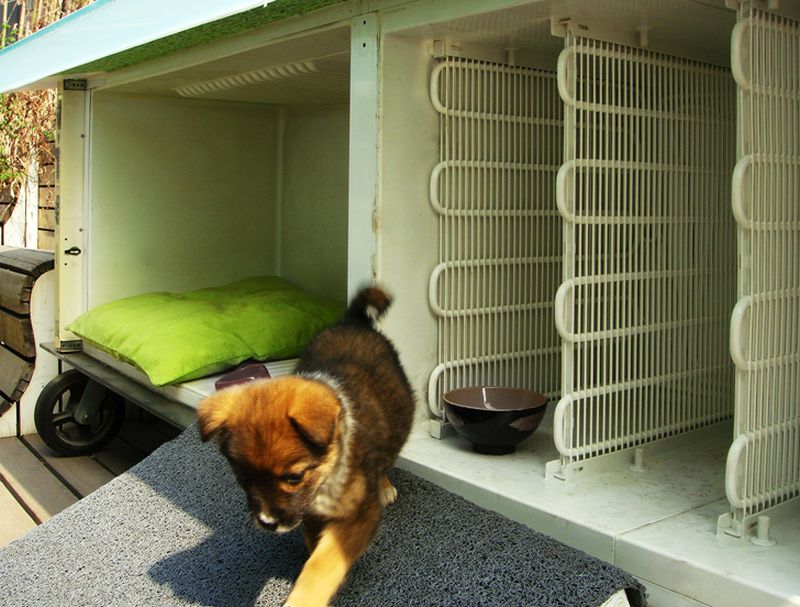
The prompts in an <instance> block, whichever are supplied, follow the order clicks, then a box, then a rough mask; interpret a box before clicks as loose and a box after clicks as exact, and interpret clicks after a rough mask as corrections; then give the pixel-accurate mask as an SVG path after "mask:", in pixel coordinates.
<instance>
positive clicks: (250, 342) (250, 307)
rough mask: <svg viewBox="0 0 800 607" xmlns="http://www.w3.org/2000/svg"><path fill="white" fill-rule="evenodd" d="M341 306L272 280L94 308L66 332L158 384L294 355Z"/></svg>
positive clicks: (266, 278) (259, 279) (151, 296)
mask: <svg viewBox="0 0 800 607" xmlns="http://www.w3.org/2000/svg"><path fill="white" fill-rule="evenodd" d="M343 310H344V306H343V305H342V304H341V303H339V302H336V301H333V300H331V299H326V298H323V297H317V296H314V295H311V294H309V293H307V292H305V291H302V290H301V289H298V288H297V287H295V286H293V285H292V284H291V283H289V282H287V281H285V280H283V279H281V278H278V277H275V276H264V277H256V278H248V279H245V280H241V281H239V282H235V283H232V284H230V285H225V286H222V287H214V288H210V289H202V290H200V291H190V292H188V293H145V294H143V295H136V296H134V297H128V298H126V299H120V300H118V301H113V302H111V303H107V304H104V305H102V306H98V307H97V308H95V309H93V310H90V311H89V312H87V313H86V314H83V315H82V316H80V317H79V318H78V319H77V320H75V321H74V322H73V323H72V324H70V325H69V326H68V327H67V329H68V330H69V331H72V332H73V333H75V334H76V335H78V336H80V337H81V338H83V339H85V340H87V341H89V342H91V343H93V344H95V345H96V346H97V347H99V348H101V349H102V350H105V351H106V352H109V353H110V354H112V355H114V356H115V357H117V358H119V359H121V360H124V361H126V362H130V363H133V364H134V365H136V366H137V367H139V369H141V370H142V371H144V372H145V373H146V374H147V376H148V377H149V378H150V381H151V382H152V383H153V384H155V385H157V386H161V385H164V384H170V383H176V382H181V381H188V380H190V379H196V378H198V377H203V376H205V375H210V374H212V373H219V372H221V371H224V370H225V369H228V368H230V367H233V366H235V365H238V364H239V363H241V362H242V361H245V360H247V359H256V360H262V361H263V360H278V359H282V358H291V357H293V356H296V355H297V354H298V353H299V351H300V350H301V349H302V347H303V346H304V345H305V344H306V343H308V341H309V340H310V339H311V338H312V337H313V336H314V335H315V334H316V333H318V332H319V331H321V330H322V329H323V328H325V327H326V326H328V325H330V324H332V323H333V322H334V321H336V320H337V319H338V317H339V316H340V315H341V313H342V312H343Z"/></svg>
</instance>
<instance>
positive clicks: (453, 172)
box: [428, 58, 562, 417]
mask: <svg viewBox="0 0 800 607" xmlns="http://www.w3.org/2000/svg"><path fill="white" fill-rule="evenodd" d="M431 98H432V102H433V105H434V107H435V108H436V109H437V111H438V112H439V113H440V114H441V119H440V140H441V141H440V149H441V155H440V162H439V163H438V164H437V165H436V167H435V168H434V170H433V173H432V175H431V182H430V183H431V186H430V197H431V205H432V206H433V209H434V211H435V213H436V214H437V215H438V216H439V264H438V265H437V266H436V268H435V269H434V271H433V273H432V275H431V279H430V289H429V299H430V305H431V309H432V310H433V312H434V314H435V315H436V316H437V318H438V325H439V331H438V333H439V338H438V360H439V365H438V366H437V367H436V369H435V370H434V371H433V373H432V375H431V378H430V382H429V389H428V403H429V406H430V408H431V410H432V411H433V412H434V413H435V414H436V415H438V416H439V417H441V395H442V394H443V393H444V392H446V391H447V390H450V389H452V388H456V387H465V386H470V385H501V386H513V387H523V388H530V389H534V390H536V391H539V392H542V393H546V394H548V395H549V396H551V397H552V396H554V394H555V392H556V390H557V389H558V352H559V350H558V337H557V335H556V333H555V327H554V326H553V319H552V301H553V297H554V295H555V289H556V286H557V285H558V281H559V276H560V274H561V254H560V253H561V237H560V226H559V221H558V213H557V210H556V208H555V201H554V186H555V173H556V170H557V168H558V164H559V162H560V158H561V154H562V151H561V145H562V122H561V104H560V103H559V102H558V97H557V92H556V87H555V75H554V74H553V73H550V72H544V71H539V70H533V69H530V68H523V67H513V66H508V65H500V64H496V63H488V62H484V61H474V60H469V59H456V58H447V59H445V60H443V61H441V62H439V63H438V64H437V65H436V66H435V67H434V69H433V74H432V80H431Z"/></svg>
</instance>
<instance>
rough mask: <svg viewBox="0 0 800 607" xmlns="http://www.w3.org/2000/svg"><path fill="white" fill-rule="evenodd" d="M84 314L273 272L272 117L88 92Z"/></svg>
mask: <svg viewBox="0 0 800 607" xmlns="http://www.w3.org/2000/svg"><path fill="white" fill-rule="evenodd" d="M93 105H94V111H93V122H92V157H91V163H92V179H91V196H92V200H91V224H90V230H91V234H90V239H89V242H88V243H87V247H86V249H87V251H86V254H87V255H88V256H89V263H90V273H89V293H90V297H89V302H88V305H89V307H94V306H97V305H100V304H102V303H105V302H107V301H111V300H114V299H118V298H120V297H125V296H128V295H135V294H138V293H143V292H147V291H185V290H189V289H197V288H202V287H206V286H213V285H218V284H223V283H225V282H230V281H233V280H237V279H239V278H244V277H247V276H253V275H259V274H261V275H263V274H271V273H275V271H276V264H275V257H276V242H275V239H276V238H278V237H279V234H278V233H277V232H276V229H275V225H276V184H277V183H278V175H277V171H276V164H277V163H276V155H277V150H278V149H279V145H280V143H279V141H278V136H277V112H276V110H274V109H271V108H268V107H262V106H258V105H255V104H237V103H225V102H206V101H197V100H181V99H163V98H147V97H136V96H123V95H114V94H103V93H95V94H94V96H93Z"/></svg>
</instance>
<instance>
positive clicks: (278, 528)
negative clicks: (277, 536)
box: [253, 512, 299, 533]
mask: <svg viewBox="0 0 800 607" xmlns="http://www.w3.org/2000/svg"><path fill="white" fill-rule="evenodd" d="M253 519H254V520H255V522H256V525H257V526H258V527H260V528H261V529H263V530H264V531H269V532H270V533H287V532H289V531H291V530H292V529H294V528H295V527H297V525H298V524H299V523H295V524H294V525H287V524H286V523H282V522H281V521H279V520H278V519H276V518H273V517H271V516H269V515H268V514H265V513H264V512H259V513H258V514H255V513H254V514H253Z"/></svg>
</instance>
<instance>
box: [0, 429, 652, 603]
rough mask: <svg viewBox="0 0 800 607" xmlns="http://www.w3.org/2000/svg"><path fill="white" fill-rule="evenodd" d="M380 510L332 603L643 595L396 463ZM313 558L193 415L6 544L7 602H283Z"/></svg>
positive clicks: (1, 565)
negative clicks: (278, 529) (261, 527)
mask: <svg viewBox="0 0 800 607" xmlns="http://www.w3.org/2000/svg"><path fill="white" fill-rule="evenodd" d="M392 477H393V480H394V482H395V484H396V485H397V487H398V490H399V499H398V501H397V502H396V503H395V504H393V505H392V506H390V507H389V508H388V509H387V510H386V513H385V515H384V519H383V522H382V524H381V527H380V529H379V531H378V534H377V536H376V538H375V540H374V542H373V544H372V546H371V547H370V548H369V550H368V551H367V553H366V554H365V555H364V556H363V557H362V559H361V560H360V561H359V563H358V564H357V565H356V567H355V568H354V569H353V571H352V572H351V575H350V577H349V579H348V581H347V582H346V584H345V586H344V587H343V588H342V590H341V592H340V593H339V596H338V597H337V598H336V599H335V601H334V603H333V604H334V605H336V606H341V607H344V606H356V605H360V606H374V605H381V606H382V607H391V606H397V607H400V606H402V607H407V606H408V605H419V606H428V605H440V606H448V607H450V606H459V605H463V606H470V607H476V606H499V605H503V606H506V605H508V606H524V607H532V606H565V607H578V606H579V607H591V606H601V605H604V604H607V602H608V601H609V599H610V598H611V597H613V596H615V595H617V596H619V595H618V593H620V591H624V593H625V594H626V595H627V600H628V602H629V603H630V604H631V605H633V606H639V605H645V604H646V593H645V590H644V588H643V587H642V585H641V584H640V583H639V582H638V581H637V580H636V579H635V578H634V577H632V576H631V575H629V574H627V573H625V572H624V571H621V570H620V569H618V568H616V567H614V566H613V565H609V564H607V563H604V562H603V561H600V560H598V559H596V558H594V557H591V556H589V555H587V554H585V553H583V552H580V551H577V550H574V549H572V548H569V547H568V546H566V545H564V544H561V543H559V542H557V541H555V540H553V539H552V538H549V537H547V536H544V535H542V534H540V533H537V532H535V531H533V530H531V529H529V528H527V527H525V526H523V525H520V524H518V523H515V522H513V521H511V520H509V519H507V518H505V517H503V516H501V515H498V514H495V513H493V512H489V511H487V510H484V509H482V508H479V507H478V506H475V505H474V504H471V503H470V502H467V501H465V500H463V499H462V498H460V497H458V496H456V495H454V494H452V493H449V492H447V491H446V490H444V489H442V488H440V487H437V486H435V485H433V484H431V483H429V482H427V481H425V480H422V479H420V478H418V477H416V476H414V475H412V474H410V473H408V472H404V471H401V470H395V471H393V473H392ZM306 557H307V553H306V549H305V545H304V543H303V539H302V533H301V532H299V531H294V532H292V533H290V534H287V535H283V536H275V535H269V534H265V533H262V532H260V531H258V530H257V529H255V528H254V526H253V525H252V524H251V522H250V520H249V518H248V515H247V511H246V506H245V498H244V493H243V492H242V491H241V490H240V489H239V488H238V486H237V485H236V482H235V481H234V479H233V475H232V473H231V472H230V469H229V466H228V464H227V462H226V461H225V460H224V459H223V458H222V456H221V455H220V454H219V452H218V450H217V448H216V445H214V444H213V443H209V444H204V443H202V442H201V441H200V438H199V433H198V429H197V426H196V424H195V425H192V426H190V427H189V428H188V429H187V430H186V431H184V432H183V433H182V434H181V435H180V436H178V437H177V438H176V439H174V440H172V441H170V442H169V443H166V444H164V445H162V446H161V447H160V448H159V449H157V450H156V451H155V452H153V454H151V455H150V456H149V457H148V458H146V459H145V460H143V461H142V462H140V463H139V464H138V465H136V466H135V467H133V468H131V469H130V470H129V471H128V472H126V473H125V474H122V475H121V476H119V477H117V478H116V479H114V480H113V481H111V482H109V483H108V484H107V485H105V486H103V487H101V488H100V489H98V490H97V491H95V492H94V493H92V494H91V495H89V496H87V497H86V498H84V499H83V500H81V501H79V502H77V503H76V504H74V505H73V506H71V507H70V508H68V509H66V510H64V511H63V512H61V513H60V514H58V515H56V516H55V517H53V518H52V519H50V520H49V521H47V522H46V523H44V524H43V525H41V526H39V527H37V528H36V529H34V530H32V531H31V532H30V533H29V534H28V535H26V536H24V537H23V538H20V539H19V540H17V541H15V542H13V543H11V544H9V545H8V546H6V547H5V548H4V549H2V550H0V596H2V597H3V605H4V606H5V607H14V606H29V605H37V606H38V607H47V606H59V607H62V606H64V605H83V606H89V605H96V606H103V607H106V606H109V605H136V606H149V605H152V606H156V605H157V606H159V607H168V606H186V605H209V606H215V607H223V606H225V607H227V606H230V607H242V606H250V605H254V606H256V605H257V606H265V607H266V606H273V605H274V606H280V605H283V603H284V600H285V598H286V596H287V595H288V593H289V590H290V588H291V583H292V580H294V579H295V578H296V576H297V574H298V572H299V571H300V568H301V567H302V565H303V562H304V561H305V559H306Z"/></svg>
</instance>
